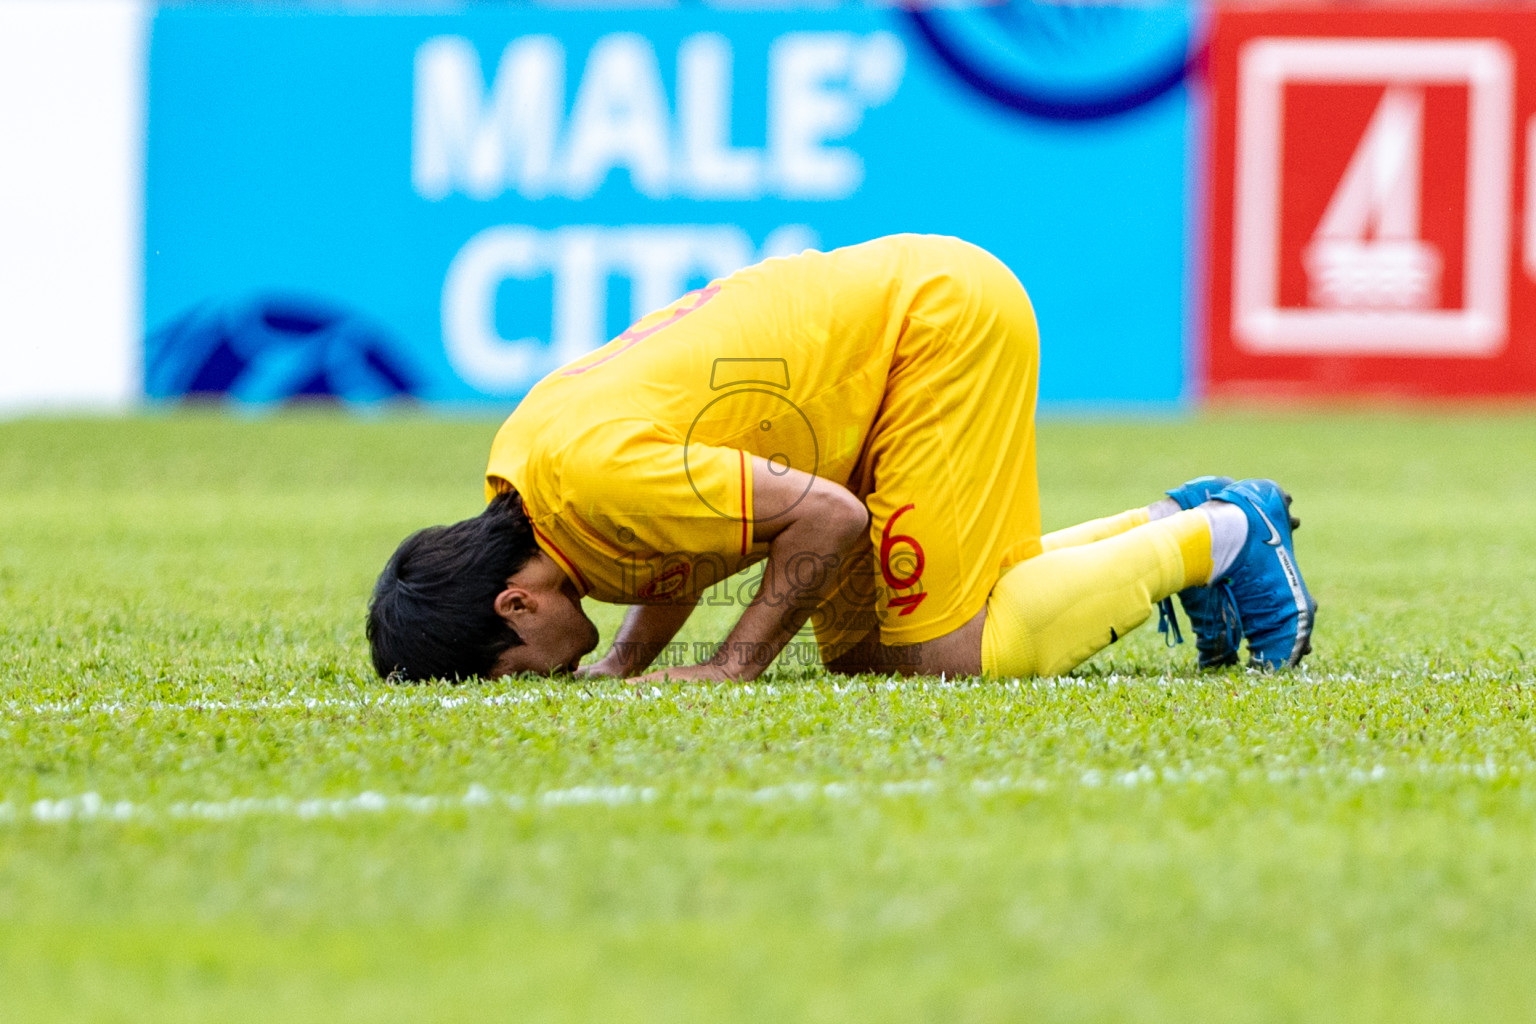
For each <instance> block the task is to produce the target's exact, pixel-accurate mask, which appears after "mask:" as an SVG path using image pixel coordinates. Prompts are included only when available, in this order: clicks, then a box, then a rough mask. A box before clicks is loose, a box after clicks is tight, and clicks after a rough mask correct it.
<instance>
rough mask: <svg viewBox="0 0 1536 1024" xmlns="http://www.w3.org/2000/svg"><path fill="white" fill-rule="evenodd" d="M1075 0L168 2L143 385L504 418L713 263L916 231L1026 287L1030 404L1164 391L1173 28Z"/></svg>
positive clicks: (1169, 321) (1171, 365)
mask: <svg viewBox="0 0 1536 1024" xmlns="http://www.w3.org/2000/svg"><path fill="white" fill-rule="evenodd" d="M1094 10H1095V8H1091V7H1077V6H1075V5H1050V6H1048V7H1047V6H1041V7H1034V6H1032V5H1028V4H1003V5H1001V6H993V7H989V8H985V9H976V10H971V11H965V10H931V11H928V12H926V13H923V12H917V13H914V12H911V11H903V10H898V9H894V8H886V7H863V6H833V7H827V8H819V9H806V10H798V9H789V10H786V9H782V8H781V9H776V10H773V11H760V10H739V9H738V10H726V9H712V8H708V7H699V6H689V7H685V8H666V9H650V10H646V9H638V10H637V9H621V10H572V9H569V8H560V9H553V8H543V7H533V6H481V7H476V8H473V9H469V10H465V11H463V12H461V13H453V14H391V13H370V14H357V13H350V14H349V13H337V12H330V13H327V12H323V11H314V10H309V11H303V10H278V11H272V10H269V9H239V8H234V9H232V8H228V7H219V8H208V7H168V8H165V9H162V10H161V11H159V12H158V14H157V15H156V17H155V20H154V25H153V34H152V42H151V51H150V70H149V83H150V85H149V120H148V125H149V137H148V155H147V176H146V209H145V216H146V224H145V231H146V235H145V237H146V251H145V291H146V294H145V318H146V322H147V324H148V325H149V328H150V330H149V335H148V338H147V341H146V351H145V363H144V365H145V390H146V394H147V395H148V396H149V397H151V398H158V399H175V398H177V397H179V396H183V395H189V394H192V395H228V396H230V397H231V398H233V399H235V400H238V401H243V402H251V403H262V402H273V401H282V400H285V399H288V398H291V397H294V396H298V395H336V396H339V397H341V398H343V399H348V400H353V401H360V402H366V401H371V400H374V399H380V398H388V397H391V396H397V395H412V396H416V397H418V398H421V399H423V400H427V401H434V402H443V403H459V404H487V403H489V404H495V405H498V406H500V407H507V406H510V404H511V403H512V402H514V401H515V400H516V399H517V398H518V397H519V396H520V395H522V394H523V393H524V392H526V390H527V389H528V387H530V386H531V385H532V384H533V383H534V382H535V381H537V380H538V379H539V378H540V377H541V376H543V375H544V374H545V373H547V372H548V371H549V370H550V369H552V368H553V367H555V366H557V365H559V364H560V363H562V362H565V361H567V360H569V359H571V358H574V357H576V356H578V355H580V354H581V353H583V352H585V351H588V350H590V349H592V348H595V347H597V346H598V345H600V344H601V343H602V342H603V341H605V340H606V339H607V338H609V337H611V336H613V335H615V334H617V333H619V332H620V331H622V330H623V328H624V327H625V325H627V324H628V323H630V322H631V321H633V320H634V319H636V318H638V317H639V316H640V315H642V314H643V313H645V312H647V311H649V310H650V309H653V308H655V307H657V306H660V305H663V304H665V303H667V302H669V301H671V300H672V299H674V298H676V297H677V296H678V295H680V294H682V293H683V292H684V291H687V290H688V289H689V288H693V287H698V286H700V285H702V284H703V283H705V282H707V281H708V280H709V279H711V278H713V277H717V276H720V275H722V274H725V273H728V272H730V271H731V270H734V269H736V268H737V267H740V266H743V265H746V264H748V263H751V262H753V261H755V260H757V259H759V258H762V257H764V256H768V255H775V254H781V253H787V252H798V251H800V250H801V249H803V248H806V247H814V248H829V247H833V246H838V245H843V244H848V243H852V242H857V241H862V240H864V239H867V238H871V237H875V236H877V235H882V234H888V233H893V232H900V231H919V232H935V233H942V234H950V235H958V236H960V237H963V238H966V239H969V240H971V241H973V242H976V243H978V244H980V245H982V246H984V247H986V248H988V249H990V250H991V251H992V252H994V253H996V254H997V255H998V256H999V257H1001V258H1002V259H1003V260H1004V261H1005V262H1006V263H1007V264H1008V265H1009V266H1010V267H1012V268H1013V270H1014V271H1015V273H1017V274H1018V276H1019V278H1020V279H1021V280H1022V281H1023V282H1024V284H1025V286H1026V288H1028V290H1029V292H1030V294H1031V297H1032V298H1033V299H1034V302H1035V305H1036V310H1037V313H1038V315H1039V318H1040V322H1041V331H1042V348H1043V352H1042V360H1043V374H1042V383H1041V398H1042V401H1043V402H1045V403H1053V402H1054V403H1099V404H1116V403H1153V404H1158V403H1164V404H1171V403H1176V402H1178V401H1180V400H1181V399H1182V398H1183V396H1184V394H1185V389H1186V381H1185V369H1184V363H1185V358H1184V353H1185V335H1186V332H1187V324H1186V318H1187V312H1186V285H1185V277H1186V265H1185V262H1186V232H1187V225H1186V208H1187V203H1188V197H1187V189H1186V177H1187V175H1186V164H1187V158H1186V150H1187V136H1188V120H1189V97H1188V93H1187V89H1186V86H1185V76H1186V71H1187V62H1188V54H1189V50H1190V42H1189V41H1190V37H1191V18H1192V16H1193V15H1192V13H1191V10H1190V8H1188V7H1185V6H1183V5H1171V6H1146V5H1141V6H1136V7H1126V8H1119V9H1115V8H1102V9H1099V10H1100V13H1098V14H1094V13H1093V12H1094ZM1103 11H1109V12H1110V15H1105V14H1103V13H1102V12H1103ZM1074 12H1076V13H1074ZM1111 15H1112V16H1111ZM1083 19H1088V21H1086V22H1085V21H1084V20H1083Z"/></svg>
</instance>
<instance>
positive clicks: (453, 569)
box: [368, 491, 538, 681]
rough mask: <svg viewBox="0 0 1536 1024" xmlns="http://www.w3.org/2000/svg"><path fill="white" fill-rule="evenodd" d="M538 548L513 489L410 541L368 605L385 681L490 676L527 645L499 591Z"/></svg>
mask: <svg viewBox="0 0 1536 1024" xmlns="http://www.w3.org/2000/svg"><path fill="white" fill-rule="evenodd" d="M537 550H538V548H537V546H536V544H535V541H534V539H533V528H532V527H531V526H530V525H529V523H528V517H527V515H526V514H525V513H524V512H523V503H522V500H521V499H520V498H519V497H518V496H517V492H516V491H507V492H505V493H502V494H498V495H497V496H496V497H495V498H493V499H492V500H491V503H490V504H489V505H487V506H486V508H485V511H484V512H482V513H480V514H479V515H478V516H475V517H474V518H473V519H466V520H464V521H463V522H459V523H454V524H452V525H451V526H429V527H427V528H426V529H425V530H418V531H417V532H415V533H413V534H411V535H410V536H409V537H407V538H405V540H403V541H402V542H401V543H400V546H399V547H398V548H396V549H395V553H394V555H393V556H391V558H390V560H389V564H387V565H385V566H384V571H383V572H381V573H380V574H379V580H378V582H377V583H375V584H374V587H373V598H372V600H370V601H369V602H368V646H369V648H370V651H371V653H372V655H373V667H374V669H375V671H377V672H378V673H379V675H380V676H382V677H383V678H385V679H390V680H402V681H405V680H409V681H417V680H422V679H471V678H474V677H476V676H485V675H489V674H490V671H491V669H492V667H493V666H494V665H495V664H496V659H497V658H499V657H501V654H502V652H503V651H505V650H507V649H508V648H511V647H516V646H518V645H520V644H521V643H522V642H523V639H522V637H520V636H518V635H517V633H516V631H514V630H513V629H512V627H510V626H508V625H507V623H506V620H504V619H503V618H502V617H501V616H500V615H498V614H496V608H495V602H496V595H497V594H499V593H501V591H502V590H503V589H505V587H506V585H507V577H508V576H511V575H512V574H513V573H515V572H517V571H518V570H519V569H521V568H522V567H523V566H524V565H526V564H527V563H528V560H529V559H530V558H532V557H533V555H534V552H535V551H537Z"/></svg>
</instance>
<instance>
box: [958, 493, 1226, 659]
mask: <svg viewBox="0 0 1536 1024" xmlns="http://www.w3.org/2000/svg"><path fill="white" fill-rule="evenodd" d="M1131 514H1132V513H1129V512H1128V513H1122V516H1126V515H1131ZM1122 516H1113V517H1111V520H1116V519H1121V518H1122ZM1108 521H1109V520H1096V522H1100V523H1103V522H1108ZM1093 525H1094V524H1092V523H1084V524H1083V527H1089V526H1093ZM1073 529H1080V528H1079V527H1074V528H1073ZM1052 536H1054V534H1053V535H1052ZM1210 575H1211V526H1210V521H1209V520H1207V519H1206V518H1205V515H1204V514H1203V513H1200V512H1196V511H1188V512H1180V513H1178V514H1177V515H1172V516H1168V517H1167V518H1165V519H1159V520H1157V521H1156V522H1154V523H1145V524H1144V525H1141V526H1138V527H1136V528H1134V529H1129V530H1126V531H1124V532H1122V533H1120V534H1118V535H1115V536H1111V537H1107V538H1105V539H1103V540H1098V541H1093V542H1091V543H1086V544H1079V545H1076V546H1072V547H1063V548H1057V549H1055V550H1047V551H1046V552H1045V553H1044V554H1041V555H1037V556H1036V557H1034V558H1030V559H1026V560H1025V561H1023V562H1020V563H1019V564H1018V565H1015V566H1013V567H1012V568H1010V569H1009V570H1008V571H1007V572H1005V573H1003V575H1002V578H1001V579H999V580H998V581H997V585H996V586H994V587H993V588H992V593H991V595H990V596H989V597H988V598H987V620H986V624H985V626H984V628H983V630H982V639H981V665H982V671H983V672H985V673H986V674H987V675H991V676H1052V675H1060V674H1061V673H1063V672H1066V671H1069V670H1070V669H1072V668H1074V667H1076V666H1077V665H1079V664H1081V663H1082V662H1084V661H1086V660H1087V659H1088V658H1089V657H1091V656H1092V655H1093V654H1094V653H1096V652H1097V651H1099V650H1100V649H1102V648H1104V647H1106V646H1108V645H1109V644H1111V643H1113V642H1114V641H1116V640H1118V639H1119V638H1120V637H1122V636H1124V635H1125V634H1126V633H1129V632H1130V631H1131V630H1133V629H1135V628H1136V627H1137V626H1139V625H1141V624H1142V623H1143V622H1145V621H1146V620H1147V616H1149V615H1150V614H1151V613H1152V605H1153V604H1154V603H1156V602H1157V601H1160V600H1162V599H1163V598H1165V597H1167V596H1169V595H1170V594H1174V593H1177V592H1178V591H1180V590H1182V589H1184V588H1185V587H1187V586H1200V585H1204V584H1205V583H1207V582H1209V580H1210Z"/></svg>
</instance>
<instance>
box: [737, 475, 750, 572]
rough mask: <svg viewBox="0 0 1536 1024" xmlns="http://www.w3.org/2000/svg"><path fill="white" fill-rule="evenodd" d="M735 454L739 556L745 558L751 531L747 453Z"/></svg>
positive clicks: (748, 548)
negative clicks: (738, 486)
mask: <svg viewBox="0 0 1536 1024" xmlns="http://www.w3.org/2000/svg"><path fill="white" fill-rule="evenodd" d="M736 454H737V455H738V456H739V457H740V458H741V556H742V557H743V558H745V557H746V556H747V552H748V551H749V550H751V548H752V531H751V530H750V528H749V527H748V522H749V520H750V515H751V509H749V508H747V453H746V452H744V451H742V450H741V449H740V448H738V449H736Z"/></svg>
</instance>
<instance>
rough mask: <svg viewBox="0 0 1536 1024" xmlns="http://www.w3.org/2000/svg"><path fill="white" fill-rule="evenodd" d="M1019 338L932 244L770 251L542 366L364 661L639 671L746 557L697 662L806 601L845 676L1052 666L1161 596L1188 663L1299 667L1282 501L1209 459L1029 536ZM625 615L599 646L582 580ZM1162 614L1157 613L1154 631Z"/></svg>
mask: <svg viewBox="0 0 1536 1024" xmlns="http://www.w3.org/2000/svg"><path fill="white" fill-rule="evenodd" d="M1038 368H1039V338H1038V335H1037V331H1036V326H1035V317H1034V311H1033V309H1032V308H1031V306H1030V302H1029V298H1028V296H1027V295H1026V294H1025V292H1024V289H1023V287H1022V286H1021V285H1020V284H1019V282H1018V280H1017V279H1016V278H1015V277H1014V276H1013V274H1012V273H1011V272H1010V271H1009V270H1008V269H1007V268H1006V267H1005V266H1003V264H1002V263H1000V262H999V261H998V260H997V259H995V258H994V257H993V256H991V255H990V254H988V253H987V252H985V251H983V250H981V249H979V248H977V247H975V246H973V245H970V244H968V243H966V242H962V241H959V240H958V239H953V238H943V237H932V236H917V235H899V236H894V237H890V238H880V239H876V240H874V241H871V242H866V243H864V244H862V245H854V246H849V247H847V248H844V249H837V250H835V251H833V252H828V253H820V252H805V253H802V254H801V255H799V256H794V257H789V258H782V259H770V260H766V261H764V262H762V263H760V264H758V265H756V266H753V267H748V268H747V269H745V270H742V271H739V272H737V273H735V274H732V275H731V276H729V277H727V278H724V279H722V280H719V281H716V282H714V283H712V284H710V285H709V286H708V287H707V288H704V289H702V290H700V291H696V292H692V293H690V294H688V295H685V296H684V297H683V298H681V299H679V300H677V301H676V302H674V303H673V304H672V305H670V306H668V307H666V308H665V309H661V310H658V311H657V312H655V313H652V314H650V315H649V316H647V317H645V318H643V319H642V320H640V321H639V322H637V323H636V324H634V325H633V326H632V327H630V328H629V329H628V330H627V331H625V332H624V333H623V334H621V335H620V336H619V337H617V338H615V339H614V340H613V341H611V342H609V343H608V344H607V345H606V346H604V347H603V348H600V349H598V350H597V351H595V352H592V353H590V354H589V355H587V356H584V357H583V358H581V359H578V360H576V361H575V362H573V363H571V364H569V365H567V366H565V367H562V368H561V369H558V370H556V371H554V372H553V373H551V374H550V375H549V376H548V377H546V378H544V380H542V381H541V382H539V384H538V385H536V386H535V387H534V388H533V390H532V391H530V392H529V394H528V396H527V397H526V398H525V399H524V400H523V401H522V402H521V403H520V404H519V405H518V407H517V410H516V411H515V412H513V414H512V415H511V417H510V418H509V419H508V420H507V421H506V423H505V424H504V425H503V426H502V428H501V430H500V431H499V432H498V433H497V435H496V438H495V441H494V442H493V444H492V446H491V457H490V464H489V466H488V467H487V469H486V494H487V498H488V499H489V504H488V506H487V508H486V510H485V511H484V512H483V513H482V514H481V515H479V516H477V517H475V518H473V519H468V520H465V521H463V522H460V523H457V524H454V525H452V526H446V527H432V528H429V529H426V530H422V531H420V532H418V533H416V534H414V535H412V536H411V537H409V538H407V539H406V540H405V541H404V542H403V543H402V544H401V545H400V547H399V549H398V550H397V551H396V552H395V554H394V556H393V557H392V558H391V559H390V560H389V564H388V565H387V566H386V567H385V569H384V572H383V573H382V575H380V577H379V580H378V584H377V586H376V587H375V590H374V595H373V600H372V602H371V603H370V606H369V618H368V637H369V641H370V644H371V646H372V654H373V663H374V666H375V667H376V668H377V670H378V671H379V673H380V674H381V675H384V676H386V677H392V678H398V679H428V678H445V679H453V678H466V677H475V676H499V675H504V674H511V673H517V672H538V673H551V672H557V671H563V670H571V671H577V672H579V673H580V674H584V675H585V674H591V675H618V676H632V675H636V674H638V673H642V672H644V671H645V670H646V669H647V668H649V667H650V666H651V665H652V664H653V663H654V661H655V659H656V657H657V655H658V653H659V652H661V651H663V650H664V649H667V645H668V643H669V641H671V640H672V638H673V637H674V636H675V635H676V633H677V631H678V629H679V628H681V626H682V625H683V623H684V621H685V620H686V619H687V618H688V616H689V614H690V613H691V612H692V611H693V609H694V607H695V606H696V605H697V604H698V602H699V600H700V596H701V595H702V594H704V593H705V591H706V590H708V588H709V587H710V586H711V585H712V584H714V583H717V582H719V581H721V580H724V579H725V578H726V577H728V576H730V575H732V574H733V573H736V572H737V571H739V570H741V569H743V568H745V567H747V566H749V565H752V564H753V563H756V562H760V561H761V562H766V565H765V566H764V570H763V578H762V582H761V584H760V586H759V587H758V589H757V591H756V594H755V595H754V596H752V597H751V599H750V601H749V603H747V605H746V607H745V608H744V609H743V611H742V613H741V616H740V619H739V620H738V622H737V623H736V626H735V628H734V629H733V630H732V631H731V634H730V636H729V637H727V638H725V642H724V644H722V645H720V646H719V648H718V652H717V653H715V654H714V656H713V657H710V658H708V659H706V660H705V662H704V663H702V664H694V665H682V666H677V667H668V668H665V669H662V670H659V671H657V672H653V673H652V675H656V676H662V675H665V676H667V677H671V678H674V679H750V678H753V677H754V676H756V675H757V674H759V673H760V672H762V671H763V669H764V668H766V667H767V665H768V664H769V662H771V661H772V660H773V658H774V657H775V656H776V655H777V654H778V653H779V651H780V650H781V649H782V648H783V647H784V645H785V644H786V643H787V642H788V641H789V640H790V639H791V638H792V637H793V636H794V635H795V634H796V632H797V631H798V630H799V629H800V628H801V626H802V625H804V624H805V622H806V621H807V620H809V621H810V622H811V623H812V625H813V626H814V629H815V632H816V641H817V644H818V646H819V648H820V653H821V657H822V660H823V662H824V663H825V664H826V666H827V667H828V668H829V669H831V670H833V671H837V672H845V673H854V672H898V673H903V674H913V673H923V674H939V673H947V674H950V675H970V674H977V673H985V674H987V675H993V676H1021V675H1052V674H1056V673H1061V672H1065V671H1067V670H1069V669H1071V668H1072V667H1073V666H1075V665H1077V664H1078V663H1080V662H1082V661H1083V660H1084V659H1086V658H1088V657H1089V656H1091V655H1092V654H1093V653H1094V652H1096V651H1098V650H1099V649H1100V648H1102V647H1104V646H1106V645H1107V644H1110V643H1113V642H1114V641H1115V640H1116V639H1118V638H1119V637H1120V636H1122V635H1123V634H1125V633H1126V632H1128V631H1129V630H1131V629H1134V628H1135V627H1136V626H1138V625H1140V624H1141V623H1142V622H1144V621H1145V620H1146V619H1147V617H1148V616H1149V615H1150V613H1151V609H1152V607H1153V606H1154V605H1156V604H1158V603H1159V602H1161V603H1162V609H1163V611H1164V614H1165V615H1172V614H1173V612H1172V606H1171V603H1170V602H1169V600H1168V599H1169V598H1170V596H1171V595H1173V594H1175V593H1177V594H1178V595H1179V596H1180V599H1181V601H1182V603H1183V605H1184V608H1185V612H1186V614H1187V615H1188V616H1189V619H1190V621H1191V624H1192V626H1193V627H1194V630H1195V633H1196V637H1197V641H1198V643H1197V646H1198V650H1199V657H1200V664H1201V665H1202V666H1216V665H1225V664H1231V663H1233V662H1235V661H1236V660H1237V646H1238V643H1239V642H1240V640H1241V639H1243V638H1246V640H1247V642H1248V651H1249V656H1250V662H1251V663H1252V664H1255V665H1258V666H1262V667H1266V668H1280V667H1285V666H1292V665H1295V664H1297V662H1299V661H1300V660H1301V657H1302V656H1303V655H1304V654H1306V653H1307V652H1308V651H1309V650H1310V644H1309V638H1310V636H1311V633H1312V624H1313V619H1314V615H1315V610H1316V604H1315V603H1314V602H1313V601H1312V599H1311V597H1310V595H1309V594H1308V593H1307V590H1306V587H1305V585H1304V584H1303V582H1302V579H1301V575H1300V573H1299V572H1298V570H1297V567H1296V561H1295V557H1294V549H1293V547H1292V543H1291V529H1292V525H1293V524H1292V521H1291V520H1290V518H1289V513H1288V506H1289V497H1288V496H1286V495H1285V494H1284V493H1283V492H1282V491H1281V490H1280V488H1279V487H1278V486H1277V485H1275V484H1274V483H1273V482H1271V481H1267V480H1244V481H1241V482H1236V483H1234V482H1233V481H1231V480H1230V479H1227V478H1225V477H1201V478H1198V479H1195V480H1191V481H1189V482H1188V483H1186V484H1184V485H1182V486H1180V487H1177V488H1175V489H1173V490H1171V491H1169V492H1168V495H1169V496H1168V497H1167V498H1163V499H1160V500H1159V501H1157V502H1155V503H1154V504H1152V505H1150V506H1148V507H1146V508H1139V509H1133V510H1131V511H1129V512H1123V513H1121V514H1120V515H1117V516H1112V517H1109V518H1107V519H1100V520H1095V521H1093V522H1090V523H1084V524H1082V525H1081V526H1076V527H1072V528H1070V529H1066V530H1062V531H1059V532H1057V533H1052V534H1048V535H1046V536H1043V537H1042V536H1041V534H1040V503H1039V492H1038V488H1037V484H1036V479H1035V425H1034V414H1035V395H1036V385H1037V374H1038ZM583 596H587V597H592V598H595V599H597V600H601V601H610V602H619V603H625V604H630V605H632V606H633V607H632V608H631V609H630V611H629V613H628V615H627V616H626V618H625V620H624V623H623V625H622V626H621V627H620V629H619V632H618V636H617V637H616V639H615V642H614V644H613V646H612V648H611V649H610V650H609V651H608V652H607V654H605V655H604V656H603V657H602V658H601V659H599V660H598V661H596V662H595V663H592V664H589V665H586V666H580V667H579V668H578V666H579V664H580V661H581V658H582V656H583V655H585V654H587V653H588V652H590V651H592V650H593V649H594V648H595V647H596V646H597V642H598V637H597V630H596V628H595V627H594V626H593V625H592V623H591V621H590V620H589V619H588V618H587V617H586V615H585V614H584V613H583V611H582V609H581V600H580V599H581V598H582V597H583ZM1172 625H1173V628H1174V629H1175V631H1177V621H1176V620H1175V621H1174V622H1173V624H1172Z"/></svg>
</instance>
